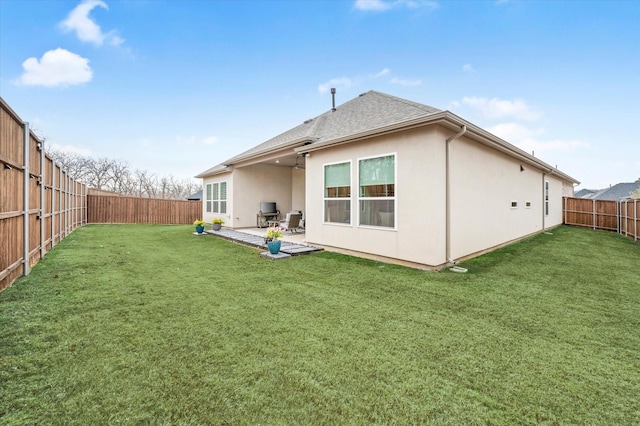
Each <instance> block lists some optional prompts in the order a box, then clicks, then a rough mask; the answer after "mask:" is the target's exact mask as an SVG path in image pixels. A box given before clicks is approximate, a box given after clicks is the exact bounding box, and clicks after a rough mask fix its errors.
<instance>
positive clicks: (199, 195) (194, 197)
mask: <svg viewBox="0 0 640 426" xmlns="http://www.w3.org/2000/svg"><path fill="white" fill-rule="evenodd" d="M187 200H189V201H197V200H202V189H201V190H200V191H198V192H194V193H193V194H191V195H189V196H188V197H187Z"/></svg>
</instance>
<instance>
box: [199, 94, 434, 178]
mask: <svg viewBox="0 0 640 426" xmlns="http://www.w3.org/2000/svg"><path fill="white" fill-rule="evenodd" d="M436 112H440V110H439V109H436V108H433V107H430V106H427V105H423V104H419V103H416V102H411V101H408V100H406V99H401V98H398V97H395V96H391V95H387V94H385V93H381V92H376V91H375V90H370V91H368V92H366V93H363V94H361V95H360V96H358V97H357V98H354V99H351V100H350V101H348V102H345V103H344V104H342V105H339V106H337V107H336V110H335V111H332V110H329V111H327V112H325V113H323V114H321V115H319V116H317V117H315V118H313V119H311V120H306V121H305V122H304V123H302V124H300V125H299V126H296V127H294V128H293V129H290V130H287V131H286V132H284V133H281V134H279V135H278V136H276V137H274V138H271V139H269V140H268V141H266V142H263V143H261V144H259V145H257V146H255V147H253V148H251V149H249V150H247V151H245V152H243V153H241V154H239V155H237V156H235V157H233V158H230V159H229V160H227V161H225V162H224V163H223V164H233V163H234V162H236V161H238V160H240V159H243V158H246V157H251V156H252V155H257V154H260V153H263V152H269V151H271V150H275V149H278V147H284V146H286V145H288V144H291V143H295V142H300V145H302V143H303V142H304V141H305V140H307V141H311V142H313V143H316V142H322V141H325V140H330V139H336V138H340V137H345V136H349V135H354V134H357V133H360V132H363V131H366V130H370V129H376V128H379V127H384V126H388V125H391V124H395V123H399V122H403V121H408V120H411V119H415V118H418V117H423V116H425V115H429V114H433V113H436ZM210 170H211V169H210ZM208 171H209V170H208ZM208 171H207V172H208ZM205 173H206V172H205Z"/></svg>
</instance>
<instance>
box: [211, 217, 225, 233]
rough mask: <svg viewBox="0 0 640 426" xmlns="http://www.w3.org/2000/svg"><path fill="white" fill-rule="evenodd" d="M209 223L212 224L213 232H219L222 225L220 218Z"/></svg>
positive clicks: (222, 221)
mask: <svg viewBox="0 0 640 426" xmlns="http://www.w3.org/2000/svg"><path fill="white" fill-rule="evenodd" d="M211 222H212V223H213V230H214V231H219V230H220V228H222V225H223V224H224V220H222V218H219V217H216V218H215V219H213V220H212V221H211Z"/></svg>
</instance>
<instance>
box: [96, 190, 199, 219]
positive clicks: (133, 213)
mask: <svg viewBox="0 0 640 426" xmlns="http://www.w3.org/2000/svg"><path fill="white" fill-rule="evenodd" d="M87 211H88V213H89V216H88V222H89V223H152V224H188V223H193V222H194V221H195V220H196V219H200V218H201V217H202V201H182V200H164V199H157V198H137V197H117V196H116V197H114V196H109V195H89V196H87Z"/></svg>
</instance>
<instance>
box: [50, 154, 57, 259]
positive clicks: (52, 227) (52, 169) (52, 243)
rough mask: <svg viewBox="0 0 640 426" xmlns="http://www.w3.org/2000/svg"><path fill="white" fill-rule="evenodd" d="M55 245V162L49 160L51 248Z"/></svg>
mask: <svg viewBox="0 0 640 426" xmlns="http://www.w3.org/2000/svg"><path fill="white" fill-rule="evenodd" d="M55 246H56V162H55V161H53V160H51V248H52V249H53V248H54V247H55Z"/></svg>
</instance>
